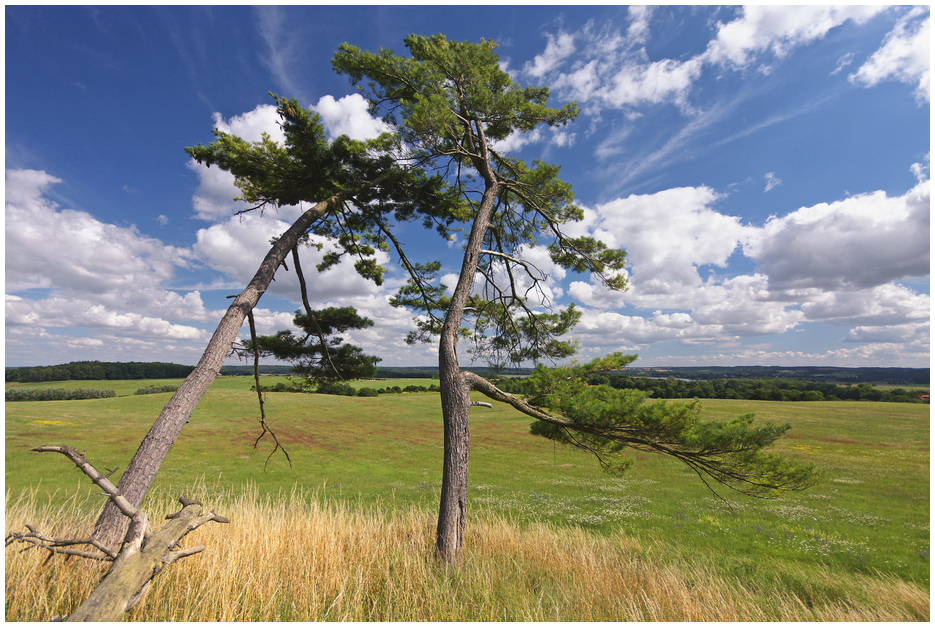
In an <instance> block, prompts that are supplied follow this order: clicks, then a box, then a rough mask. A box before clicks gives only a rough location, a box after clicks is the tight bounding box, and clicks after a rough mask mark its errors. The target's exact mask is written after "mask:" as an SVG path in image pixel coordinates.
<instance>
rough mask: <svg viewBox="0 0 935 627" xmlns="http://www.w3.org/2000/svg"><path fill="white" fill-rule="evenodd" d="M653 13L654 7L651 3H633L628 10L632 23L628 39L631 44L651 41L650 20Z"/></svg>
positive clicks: (628, 31)
mask: <svg viewBox="0 0 935 627" xmlns="http://www.w3.org/2000/svg"><path fill="white" fill-rule="evenodd" d="M652 15H653V7H651V6H649V5H645V4H644V5H633V6H631V7H630V8H629V9H628V11H627V17H629V18H630V25H629V26H628V27H627V41H629V42H630V44H631V45H636V44H645V43H646V42H647V41H649V20H650V19H651V18H652Z"/></svg>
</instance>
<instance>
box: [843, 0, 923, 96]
mask: <svg viewBox="0 0 935 627" xmlns="http://www.w3.org/2000/svg"><path fill="white" fill-rule="evenodd" d="M922 14H924V15H925V19H918V18H919V17H920V15H922ZM930 22H931V20H930V18H929V17H928V12H927V11H925V10H924V9H922V8H921V7H920V8H917V9H915V10H913V11H911V12H910V13H909V14H907V15H906V16H904V17H903V18H902V19H901V20H899V22H897V24H896V26H895V27H894V28H893V30H892V31H891V32H890V33H889V34H888V35H887V36H886V39H885V40H884V41H883V46H882V47H881V48H880V49H879V50H877V51H876V52H874V53H873V55H872V56H871V57H870V58H869V59H868V60H867V61H866V62H865V63H864V64H863V65H862V66H861V67H860V68H859V69H858V70H857V71H856V72H855V73H853V74H851V75H850V76H848V79H849V80H850V81H851V82H852V83H855V84H859V85H863V86H864V87H873V86H875V85H878V84H879V83H881V82H883V81H888V80H895V81H899V82H902V83H908V84H910V85H915V86H916V89H915V95H916V98H917V99H918V100H919V101H920V102H929V99H930V93H929V92H930V82H931V80H930V62H931V50H930V45H931V26H930Z"/></svg>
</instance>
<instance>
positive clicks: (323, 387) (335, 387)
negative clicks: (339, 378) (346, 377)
mask: <svg viewBox="0 0 935 627" xmlns="http://www.w3.org/2000/svg"><path fill="white" fill-rule="evenodd" d="M316 392H317V393H318V394H336V395H338V396H357V390H355V389H354V388H352V387H351V386H350V385H348V384H347V383H322V384H320V385H319V386H318V389H317V390H316Z"/></svg>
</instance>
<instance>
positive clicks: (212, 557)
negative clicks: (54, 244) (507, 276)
mask: <svg viewBox="0 0 935 627" xmlns="http://www.w3.org/2000/svg"><path fill="white" fill-rule="evenodd" d="M196 492H197V494H189V495H187V496H193V497H195V498H198V499H199V500H201V501H203V502H204V503H206V504H207V505H208V506H210V507H214V508H215V509H216V510H217V511H218V512H219V513H221V514H223V515H226V516H229V517H230V519H231V523H230V524H228V525H220V524H213V523H212V524H209V525H206V526H204V527H201V528H200V529H198V530H196V531H195V532H194V533H193V534H192V536H190V537H189V538H187V539H186V541H185V542H186V544H187V545H189V546H191V545H195V544H204V545H206V546H207V547H208V548H207V550H206V551H205V552H203V553H201V554H199V555H197V556H194V557H190V558H186V559H184V560H182V561H181V562H179V563H176V564H174V565H173V566H171V567H170V568H169V569H167V571H166V572H164V573H162V574H160V575H159V576H158V577H157V578H156V582H155V584H154V585H153V588H152V590H151V591H150V593H149V595H148V596H147V598H146V599H145V600H144V602H143V603H142V604H141V605H140V606H138V607H137V608H136V609H134V610H133V611H132V613H131V614H130V615H129V618H130V619H131V620H134V621H189V622H195V621H311V620H315V621H364V620H368V621H369V620H377V621H450V620H458V621H494V620H496V621H507V620H508V621H624V620H627V621H766V620H769V621H818V620H821V621H830V620H833V621H856V620H861V621H905V620H928V617H929V593H928V592H927V591H926V590H925V589H923V588H921V587H919V586H915V585H913V584H910V583H906V582H903V581H900V580H898V579H896V578H892V577H880V576H873V577H871V576H866V575H862V574H859V573H852V574H846V575H842V574H841V572H840V571H832V570H830V569H827V570H822V569H821V568H815V567H810V568H809V569H807V570H806V569H804V568H803V567H796V566H790V565H786V564H778V563H777V564H768V565H764V568H765V570H767V571H769V572H770V573H772V574H773V575H772V578H771V579H768V580H767V579H763V578H762V577H750V578H748V579H745V578H740V577H736V576H732V575H725V574H724V572H722V571H721V570H720V569H719V568H718V566H717V565H716V564H715V563H712V562H708V561H705V560H704V558H702V559H693V560H690V561H689V560H684V561H680V560H672V559H671V558H665V559H661V558H660V557H659V556H658V555H659V553H660V552H658V551H657V550H656V547H654V545H652V544H650V543H646V542H643V541H641V540H638V539H634V538H631V537H628V536H627V535H625V534H624V533H622V532H620V533H616V534H610V535H601V534H594V533H590V532H588V531H586V530H582V529H577V528H574V527H557V526H553V525H550V524H544V523H543V524H524V525H518V524H515V523H514V522H512V521H511V520H509V519H508V518H506V517H504V516H502V515H499V514H496V513H494V512H491V511H484V510H480V508H474V509H473V510H472V517H471V520H470V522H469V525H468V528H467V532H466V533H467V535H466V540H465V553H464V562H463V564H462V565H461V566H460V567H457V568H446V567H444V566H442V565H439V564H438V563H436V562H435V560H434V557H433V548H432V547H433V538H434V513H433V512H432V511H431V510H428V509H422V508H418V507H413V506H407V505H400V504H396V503H393V502H392V500H391V499H390V500H387V501H386V502H384V503H382V504H376V505H373V504H371V505H364V504H361V503H352V502H351V503H349V502H347V501H341V500H335V499H329V498H324V497H321V495H319V494H307V493H303V492H302V491H300V490H295V491H292V492H290V493H281V494H279V495H270V494H261V493H260V492H259V491H258V490H257V489H256V488H255V487H250V486H247V487H244V488H241V489H238V490H236V491H233V490H232V491H228V492H226V493H221V492H218V491H217V490H216V489H208V488H207V487H206V486H204V485H201V486H200V487H198V488H197V490H196ZM81 494H87V492H82V493H81ZM86 498H88V497H87V496H80V495H79V494H76V495H75V496H73V497H71V498H69V499H56V501H57V502H59V503H60V502H62V501H65V503H64V505H63V506H59V508H58V509H57V510H56V511H55V513H51V511H50V510H49V509H48V508H47V507H45V506H42V505H38V504H37V503H39V502H40V501H41V499H37V498H36V491H32V492H26V493H23V495H22V496H19V497H18V498H16V499H15V500H14V499H13V498H12V497H11V496H10V495H9V494H7V497H6V521H7V531H8V532H9V531H11V530H17V529H22V528H23V526H24V524H25V523H27V522H28V523H31V524H34V525H36V526H37V527H38V528H39V529H40V530H41V531H44V532H47V533H51V534H57V535H68V534H70V533H71V534H75V533H86V531H87V529H88V528H89V527H90V525H91V523H92V522H93V516H90V515H88V514H87V513H82V512H87V511H88V509H89V508H88V503H82V500H83V499H86ZM178 507H179V506H178V504H177V503H174V502H173V498H172V497H169V496H168V495H167V494H165V493H163V494H157V495H154V497H153V498H151V499H150V500H149V504H148V505H147V510H148V511H149V512H150V515H151V520H155V521H158V520H160V519H161V518H162V517H163V516H164V515H165V514H166V513H169V512H172V511H175V510H177V509H178ZM81 530H83V531H81ZM45 559H46V555H44V554H43V553H42V552H41V551H38V550H27V551H22V550H21V549H20V547H16V546H11V547H8V548H7V550H6V619H7V620H9V621H37V620H48V618H49V617H50V616H52V615H53V614H67V613H69V612H71V611H73V610H74V609H75V608H76V607H77V606H78V604H79V603H80V602H81V600H83V599H84V598H85V597H86V596H87V595H88V593H89V592H90V590H91V589H92V588H93V586H94V584H95V582H96V581H97V579H98V578H99V577H100V576H101V574H102V572H103V568H102V567H101V566H97V565H93V564H89V563H86V562H82V561H78V560H75V559H72V560H69V561H65V560H64V559H62V558H61V557H56V558H53V559H52V560H50V561H49V562H48V563H47V564H43V562H44V561H45ZM797 568H798V570H796V569H797Z"/></svg>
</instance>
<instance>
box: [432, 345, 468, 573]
mask: <svg viewBox="0 0 935 627" xmlns="http://www.w3.org/2000/svg"><path fill="white" fill-rule="evenodd" d="M438 377H439V387H440V389H441V404H442V416H443V418H444V426H445V457H444V461H443V465H442V490H441V500H440V502H439V507H438V527H437V528H436V532H435V548H436V551H437V555H438V557H439V558H440V559H441V560H442V561H444V562H448V563H457V562H460V561H461V549H462V547H463V546H464V524H465V517H466V515H467V480H468V461H469V457H470V448H471V446H470V420H471V412H470V408H471V398H470V390H469V389H468V388H467V387H466V386H465V385H464V381H463V380H462V378H461V370H460V368H459V366H458V356H457V353H456V352H455V343H454V342H453V341H450V340H449V341H445V340H444V339H442V340H441V341H439V350H438Z"/></svg>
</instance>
